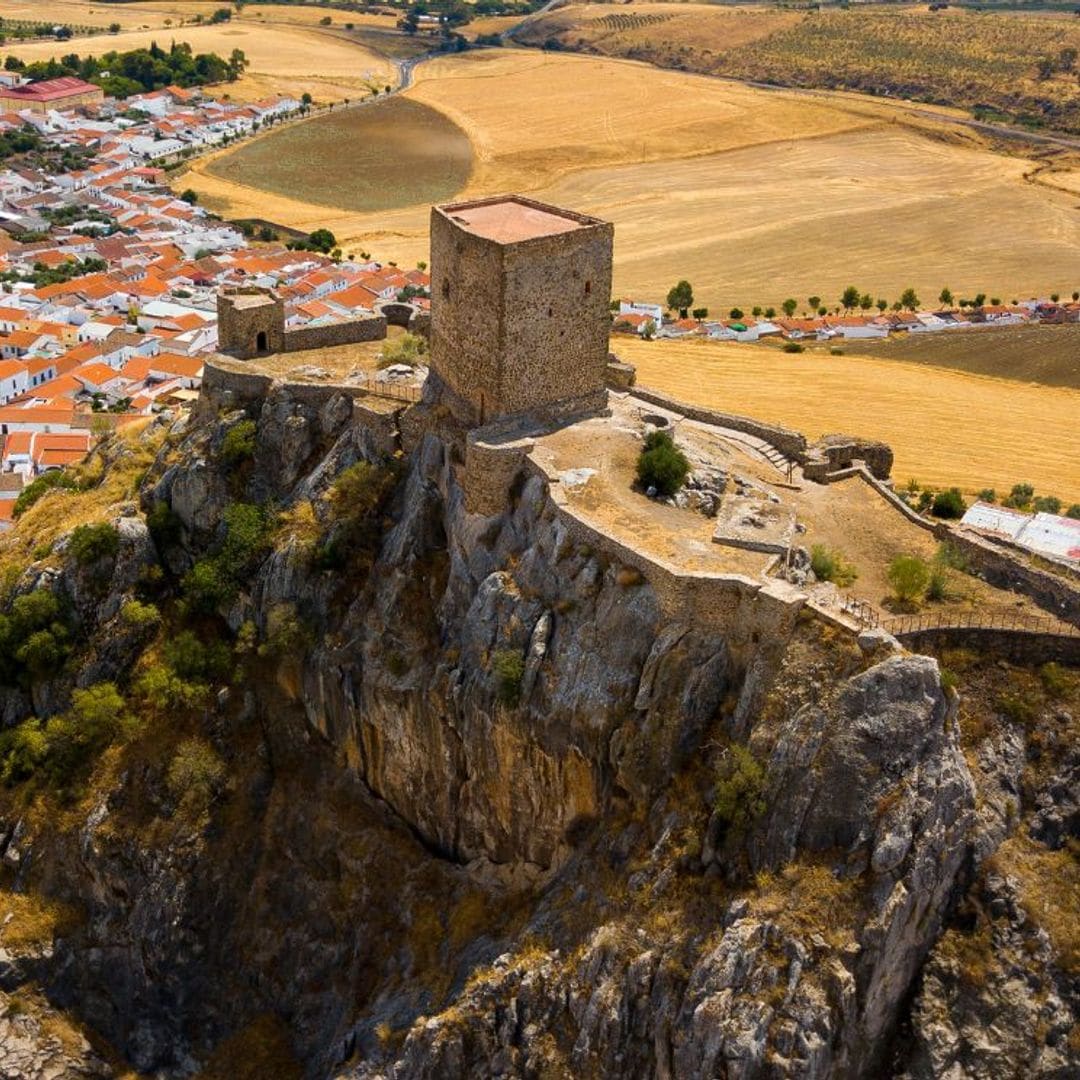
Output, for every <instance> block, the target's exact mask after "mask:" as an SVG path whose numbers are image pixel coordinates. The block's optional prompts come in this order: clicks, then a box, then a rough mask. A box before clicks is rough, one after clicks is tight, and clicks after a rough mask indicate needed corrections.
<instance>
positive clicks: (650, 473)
mask: <svg viewBox="0 0 1080 1080" xmlns="http://www.w3.org/2000/svg"><path fill="white" fill-rule="evenodd" d="M689 472H690V462H689V461H688V460H687V458H686V455H685V454H684V453H683V452H682V451H681V450H680V449H679V448H678V447H677V446H676V445H675V442H674V440H673V439H672V438H671V436H670V435H669V434H668V433H667V432H666V431H654V432H651V433H650V434H649V435H648V436H647V437H646V439H645V445H644V447H643V448H642V450H641V454H640V455H639V457H638V462H637V478H638V482H639V483H640V484H641V486H642V487H643V488H645V489H646V490H647V489H648V488H655V489H656V490H657V492H659V493H660V494H661V495H674V494H675V492H676V491H678V490H679V488H681V487H682V486H683V484H684V483H685V482H686V477H687V475H688V474H689Z"/></svg>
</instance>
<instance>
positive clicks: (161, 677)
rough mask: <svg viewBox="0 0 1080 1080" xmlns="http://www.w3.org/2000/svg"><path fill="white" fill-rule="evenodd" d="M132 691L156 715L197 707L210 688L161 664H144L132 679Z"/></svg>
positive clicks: (201, 703) (205, 699)
mask: <svg viewBox="0 0 1080 1080" xmlns="http://www.w3.org/2000/svg"><path fill="white" fill-rule="evenodd" d="M134 691H135V695H136V697H138V698H139V700H140V701H141V703H142V704H143V705H144V706H145V707H147V708H149V709H150V710H151V711H152V712H155V713H158V714H160V715H169V714H172V713H174V712H176V711H178V710H182V709H194V708H198V707H199V706H202V705H205V704H206V702H207V701H208V699H209V697H210V688H209V687H208V686H207V685H206V684H205V683H200V682H191V681H187V680H184V679H181V678H180V676H179V675H177V674H176V673H175V672H173V671H171V670H170V669H169V668H167V667H165V665H164V664H155V665H154V666H153V667H150V668H147V670H146V671H144V672H143V673H142V674H141V675H140V676H139V677H138V679H136V680H135V685H134Z"/></svg>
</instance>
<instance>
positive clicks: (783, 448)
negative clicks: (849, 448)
mask: <svg viewBox="0 0 1080 1080" xmlns="http://www.w3.org/2000/svg"><path fill="white" fill-rule="evenodd" d="M633 393H634V397H636V398H641V400H642V401H648V402H649V403H650V404H652V405H659V406H660V407H661V408H664V409H672V410H674V411H675V412H678V413H681V414H682V415H683V416H685V417H686V418H687V419H688V420H697V421H699V422H700V423H703V424H713V425H715V426H716V427H726V428H730V429H731V430H732V431H742V432H744V433H745V434H747V435H753V436H755V437H756V438H758V439H762V440H763V441H765V442H767V443H769V444H770V445H771V446H775V447H776V449H777V450H779V451H780V452H781V453H782V454H784V455H785V456H786V457H789V458H791V459H792V460H793V461H802V460H803V458H804V457H805V456H806V446H807V442H806V436H805V435H802V434H800V433H799V432H798V431H793V430H792V429H791V428H786V427H781V426H780V425H779V424H768V423H765V422H764V421H761V420H755V419H754V418H753V417H750V416H739V415H738V414H737V413H726V412H720V411H719V410H718V409H705V408H702V407H701V406H700V405H691V404H689V403H687V402H685V401H679V400H677V399H676V398H673V397H670V396H669V395H667V394H662V393H660V391H658V390H650V389H649V388H647V387H643V386H635V387H634V391H633Z"/></svg>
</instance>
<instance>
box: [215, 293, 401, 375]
mask: <svg viewBox="0 0 1080 1080" xmlns="http://www.w3.org/2000/svg"><path fill="white" fill-rule="evenodd" d="M410 309H411V308H410ZM217 312H218V349H219V350H220V351H221V352H223V353H225V354H227V355H229V356H234V357H236V358H237V359H238V360H250V359H251V358H252V357H255V356H270V355H273V354H274V353H283V352H299V351H300V350H302V349H322V348H326V347H327V346H331V345H353V344H356V343H357V342H361V341H381V340H382V339H383V338H385V337H386V318H385V317H384V316H382V315H365V316H362V317H361V318H359V319H350V320H349V321H348V322H342V323H330V324H328V325H326V326H298V327H296V328H295V329H291V330H286V329H285V303H284V301H283V300H282V299H281V297H280V296H278V295H277V293H275V292H274V291H273V290H272V289H263V288H259V287H257V286H247V287H244V286H240V287H236V288H226V289H222V290H221V292H219V293H218V299H217Z"/></svg>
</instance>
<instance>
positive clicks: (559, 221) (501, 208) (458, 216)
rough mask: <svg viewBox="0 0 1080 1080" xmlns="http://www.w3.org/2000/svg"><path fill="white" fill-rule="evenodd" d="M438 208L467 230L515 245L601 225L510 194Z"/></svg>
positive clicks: (589, 219)
mask: <svg viewBox="0 0 1080 1080" xmlns="http://www.w3.org/2000/svg"><path fill="white" fill-rule="evenodd" d="M440 209H441V210H442V212H443V213H444V214H446V216H447V217H448V218H449V219H450V220H451V221H453V222H455V223H457V224H458V225H462V226H464V227H465V228H466V229H468V230H469V232H471V233H475V234H476V235H477V236H482V237H484V238H485V239H487V240H494V241H495V242H496V243H499V244H515V243H517V242H518V241H520V240H533V239H535V238H536V237H539V236H557V235H559V233H567V232H573V231H574V230H575V229H584V228H587V227H588V226H590V225H599V224H601V222H600V221H598V220H597V219H594V218H589V217H585V216H584V215H583V214H574V213H571V212H569V211H567V210H561V209H559V207H557V206H546V205H544V204H543V203H534V202H532V201H530V200H526V199H521V198H518V197H516V196H513V195H507V196H503V197H500V198H497V199H483V200H481V201H478V202H472V203H457V204H451V205H449V206H443V207H440Z"/></svg>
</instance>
